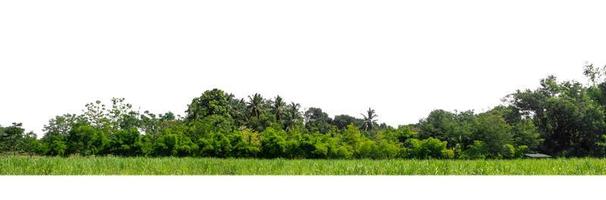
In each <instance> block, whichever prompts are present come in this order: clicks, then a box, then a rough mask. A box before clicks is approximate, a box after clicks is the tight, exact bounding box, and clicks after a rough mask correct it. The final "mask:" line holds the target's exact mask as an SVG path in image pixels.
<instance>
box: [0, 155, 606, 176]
mask: <svg viewBox="0 0 606 200" xmlns="http://www.w3.org/2000/svg"><path fill="white" fill-rule="evenodd" d="M0 174H1V175H606V159H546V160H470V161H467V160H258V159H210V158H119V157H70V158H59V157H27V156H16V157H15V156H3V157H0Z"/></svg>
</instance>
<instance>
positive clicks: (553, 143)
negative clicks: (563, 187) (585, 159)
mask: <svg viewBox="0 0 606 200" xmlns="http://www.w3.org/2000/svg"><path fill="white" fill-rule="evenodd" d="M589 91H590V90H589V89H587V88H585V87H583V85H582V84H580V83H578V82H574V81H566V82H561V83H559V82H558V81H557V79H556V78H555V77H554V76H549V77H547V78H546V79H543V80H542V81H541V87H540V88H538V89H536V90H524V91H517V92H516V93H514V94H512V95H510V96H509V97H510V100H509V102H510V103H511V104H512V105H513V106H514V107H515V108H517V109H519V110H520V111H521V112H522V113H523V114H524V115H525V117H528V118H532V119H533V121H534V124H535V125H536V126H537V128H538V130H539V131H540V133H541V135H542V137H543V139H544V142H543V143H542V145H541V146H540V148H539V150H540V151H542V152H545V153H548V154H552V155H561V156H590V155H594V156H597V155H600V153H599V152H598V151H596V149H597V142H598V141H599V139H600V137H601V135H603V134H604V133H603V130H604V129H606V122H605V119H606V116H605V109H604V107H603V106H602V105H600V103H599V102H596V101H595V100H594V98H592V96H591V95H590V94H591V93H590V92H589Z"/></svg>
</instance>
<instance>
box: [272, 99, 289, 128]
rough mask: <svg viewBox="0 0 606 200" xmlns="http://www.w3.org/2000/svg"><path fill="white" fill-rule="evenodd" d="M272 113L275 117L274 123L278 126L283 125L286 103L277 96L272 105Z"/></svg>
mask: <svg viewBox="0 0 606 200" xmlns="http://www.w3.org/2000/svg"><path fill="white" fill-rule="evenodd" d="M271 109H272V112H273V113H274V115H275V118H276V121H277V122H278V123H279V124H280V126H283V125H284V122H283V120H284V118H285V113H286V103H285V102H284V100H283V99H282V97H280V96H277V97H276V99H275V100H274V102H273V104H272V108H271Z"/></svg>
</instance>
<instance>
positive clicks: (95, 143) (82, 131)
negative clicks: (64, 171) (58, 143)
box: [66, 123, 109, 156]
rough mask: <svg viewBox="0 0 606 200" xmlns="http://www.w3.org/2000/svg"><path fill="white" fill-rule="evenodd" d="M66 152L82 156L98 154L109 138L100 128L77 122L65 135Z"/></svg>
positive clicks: (103, 149)
mask: <svg viewBox="0 0 606 200" xmlns="http://www.w3.org/2000/svg"><path fill="white" fill-rule="evenodd" d="M66 143H67V153H68V154H78V155H82V156H90V155H100V154H101V153H102V152H104V151H105V149H106V148H107V146H108V144H109V139H108V138H107V135H105V134H104V133H103V132H102V131H101V129H99V128H96V127H94V126H92V125H90V124H87V123H79V124H76V125H74V127H73V128H72V129H71V130H70V131H69V135H68V136H67V141H66Z"/></svg>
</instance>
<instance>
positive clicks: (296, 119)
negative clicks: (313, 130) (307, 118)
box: [284, 102, 303, 131]
mask: <svg viewBox="0 0 606 200" xmlns="http://www.w3.org/2000/svg"><path fill="white" fill-rule="evenodd" d="M300 109H301V105H299V104H298V103H294V102H293V103H290V104H289V105H287V108H286V116H285V120H284V126H285V129H286V130H289V131H290V130H292V129H293V128H294V127H296V126H302V125H303V116H302V115H301V112H300V111H299V110H300Z"/></svg>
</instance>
